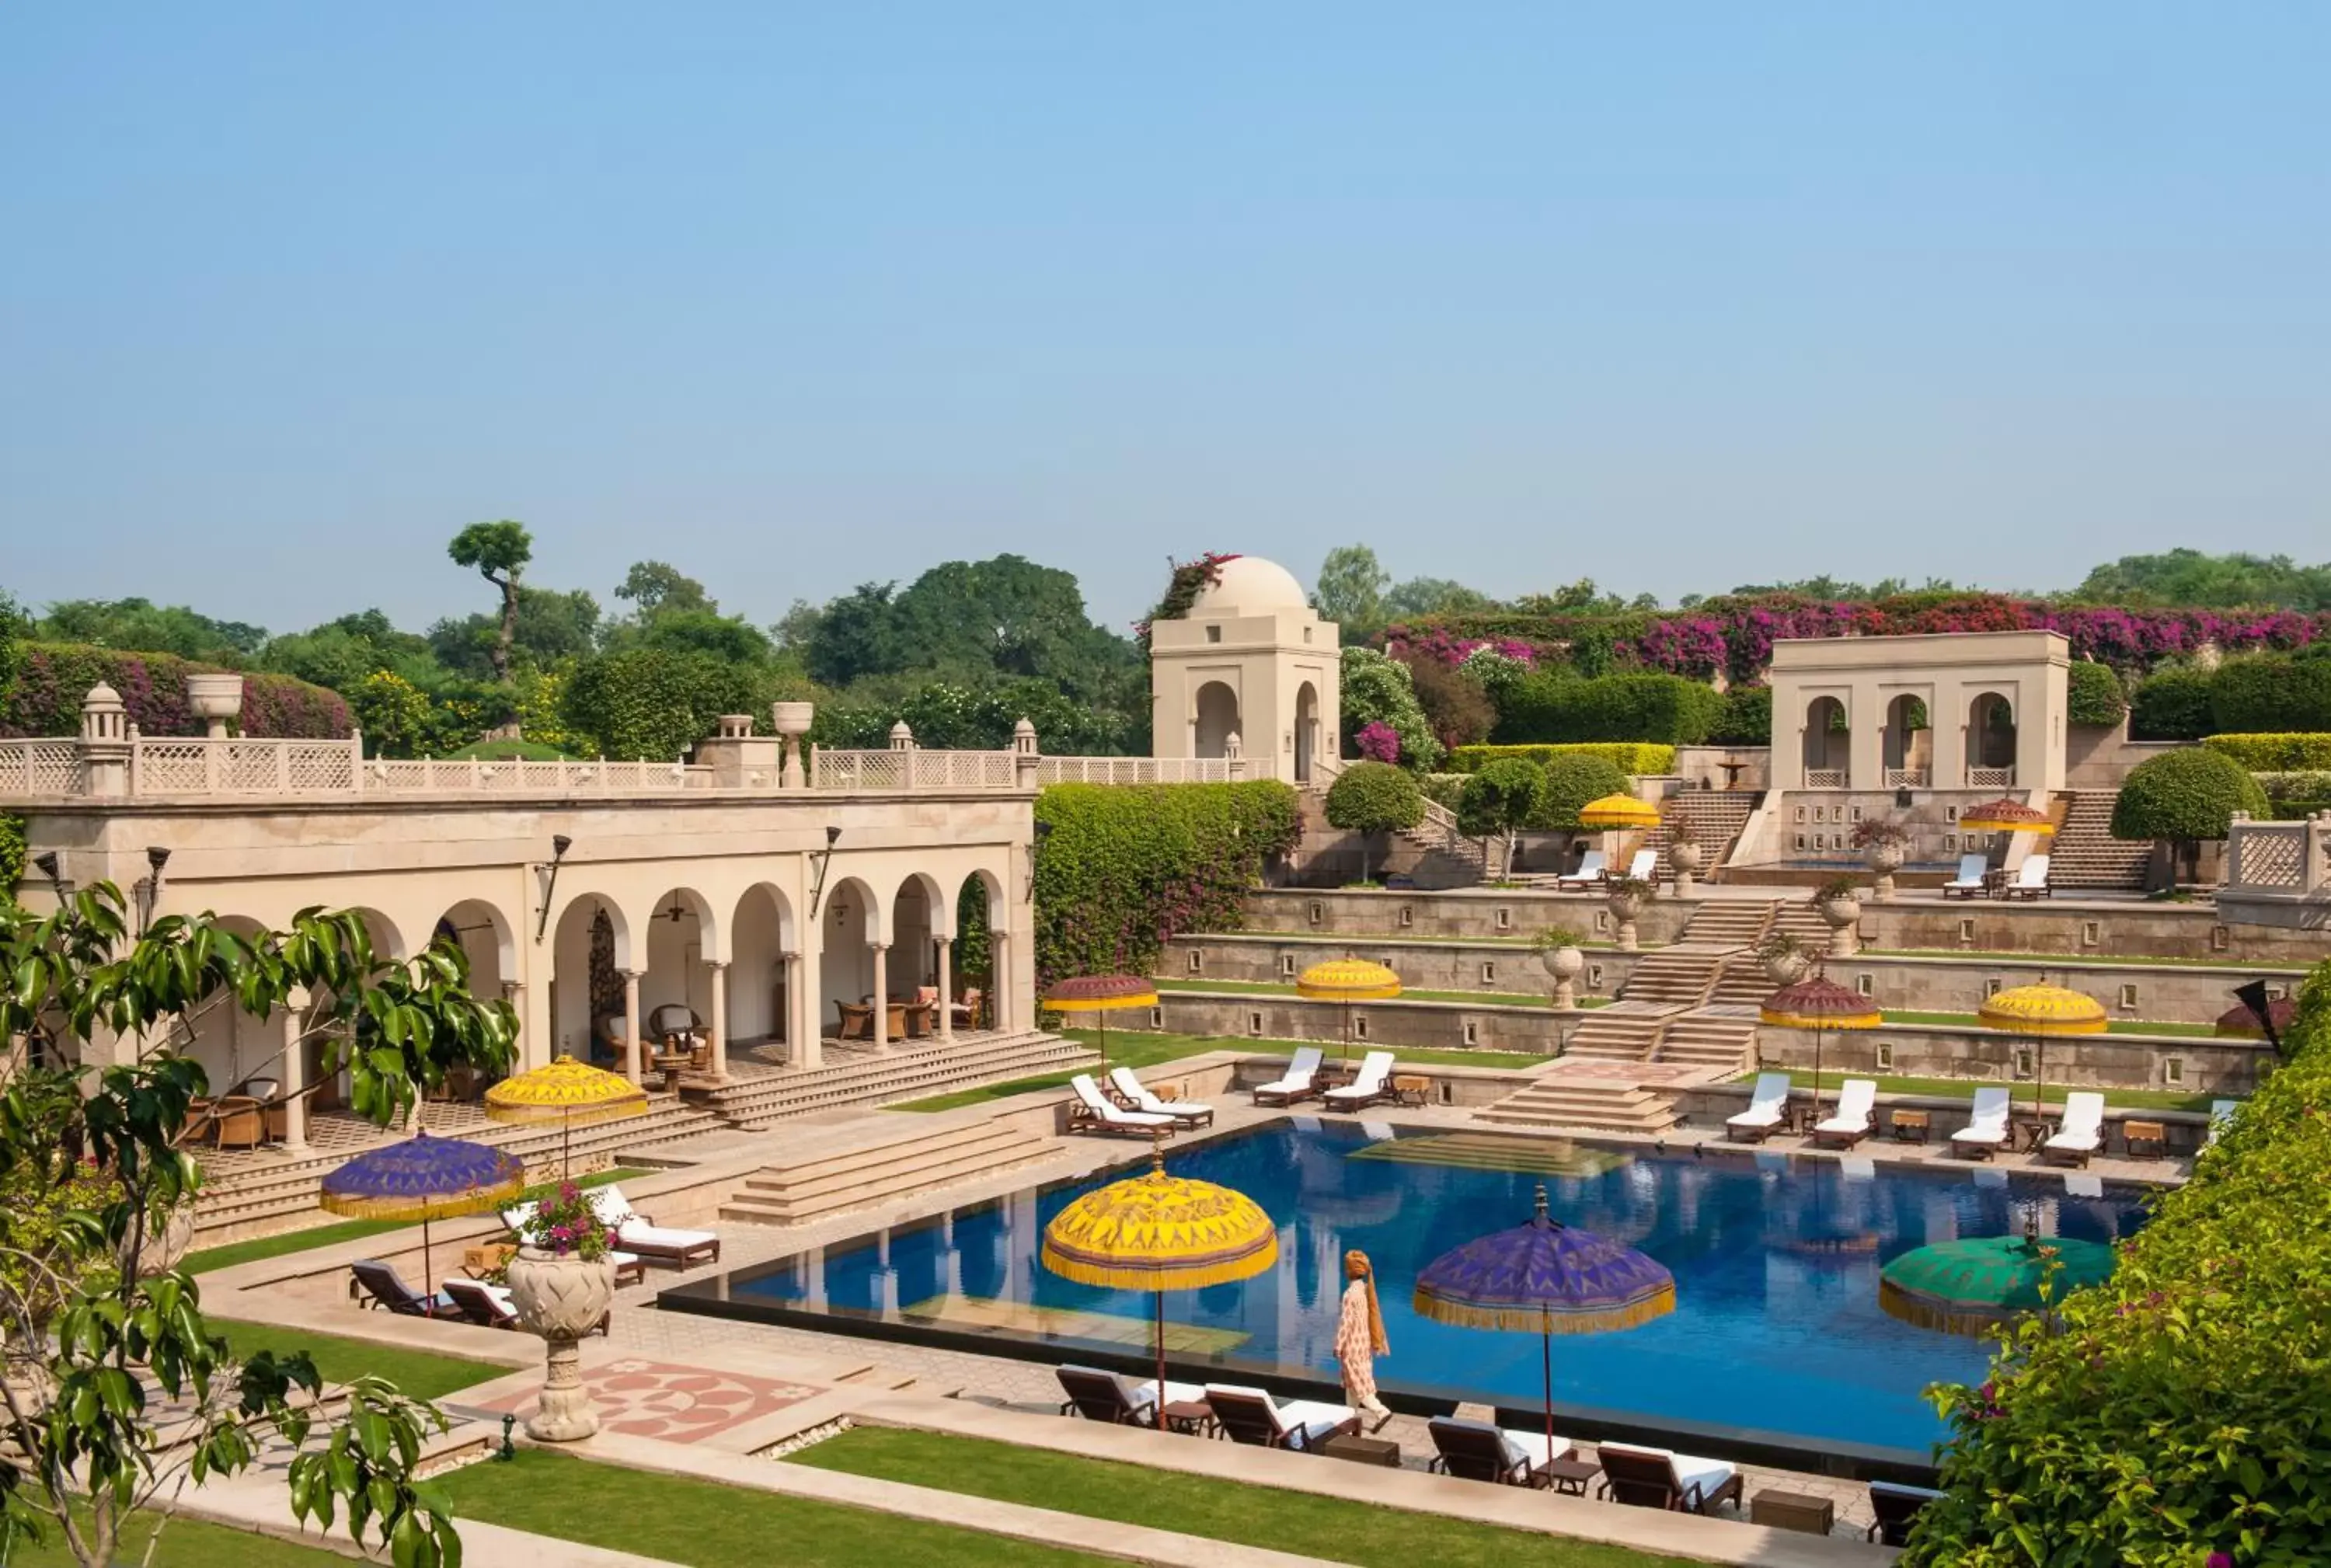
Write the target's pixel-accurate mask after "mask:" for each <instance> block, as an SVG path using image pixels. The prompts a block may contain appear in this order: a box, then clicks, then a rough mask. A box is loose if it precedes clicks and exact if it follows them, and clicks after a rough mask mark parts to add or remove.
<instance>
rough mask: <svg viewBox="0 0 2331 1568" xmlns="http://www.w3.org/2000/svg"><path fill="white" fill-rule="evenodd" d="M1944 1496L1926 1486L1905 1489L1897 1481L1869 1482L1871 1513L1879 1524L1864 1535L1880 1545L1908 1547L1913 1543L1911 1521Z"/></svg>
mask: <svg viewBox="0 0 2331 1568" xmlns="http://www.w3.org/2000/svg"><path fill="white" fill-rule="evenodd" d="M1941 1496H1942V1494H1941V1493H1940V1492H1936V1491H1930V1490H1928V1489H1927V1487H1905V1486H1902V1485H1899V1484H1898V1483H1897V1482H1894V1481H1872V1482H1870V1512H1871V1513H1873V1514H1875V1515H1877V1516H1878V1522H1877V1523H1876V1524H1874V1525H1870V1528H1869V1530H1868V1531H1866V1532H1865V1535H1867V1537H1868V1538H1869V1539H1870V1540H1872V1541H1875V1542H1877V1543H1878V1544H1879V1545H1881V1546H1906V1545H1908V1544H1909V1542H1910V1522H1911V1521H1912V1520H1913V1519H1916V1518H1917V1516H1918V1510H1919V1509H1921V1508H1923V1507H1925V1506H1927V1504H1929V1503H1931V1502H1933V1501H1934V1500H1935V1499H1936V1497H1941Z"/></svg>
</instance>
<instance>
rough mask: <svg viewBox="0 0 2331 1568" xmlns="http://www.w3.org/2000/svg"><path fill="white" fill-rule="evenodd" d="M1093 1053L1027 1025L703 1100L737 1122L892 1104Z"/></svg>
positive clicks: (792, 1075)
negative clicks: (991, 1037) (1020, 1030)
mask: <svg viewBox="0 0 2331 1568" xmlns="http://www.w3.org/2000/svg"><path fill="white" fill-rule="evenodd" d="M1099 1060H1100V1059H1099V1057H1098V1056H1096V1055H1095V1054H1094V1053H1093V1052H1092V1051H1090V1050H1087V1049H1085V1047H1083V1046H1081V1045H1080V1044H1078V1043H1077V1042H1076V1041H1070V1040H1062V1039H1061V1038H1059V1037H1058V1036H1055V1035H1050V1034H1038V1033H1029V1034H1022V1035H1012V1036H1005V1037H1002V1038H1000V1039H999V1040H996V1041H985V1042H979V1043H976V1044H969V1043H966V1042H965V1041H956V1043H955V1044H954V1045H953V1046H951V1047H946V1046H934V1047H928V1048H924V1049H921V1050H913V1051H901V1052H898V1053H895V1054H887V1053H886V1054H885V1055H882V1056H880V1057H874V1058H869V1059H866V1060H861V1061H857V1062H852V1063H836V1064H834V1065H833V1066H831V1067H826V1068H819V1069H811V1070H809V1071H805V1072H789V1073H783V1074H779V1075H776V1076H774V1077H770V1078H764V1079H747V1080H744V1081H741V1082H739V1083H735V1084H731V1085H729V1086H728V1087H727V1088H725V1089H723V1090H721V1091H719V1092H718V1094H717V1095H716V1096H714V1097H713V1098H710V1099H709V1101H708V1106H709V1108H710V1109H711V1110H713V1111H714V1112H715V1113H717V1114H718V1115H719V1116H720V1117H723V1118H725V1119H727V1120H728V1121H730V1122H733V1123H736V1124H737V1125H738V1126H748V1127H759V1126H769V1125H770V1124H772V1123H775V1122H779V1121H785V1120H788V1119H790V1118H793V1117H803V1116H808V1115H811V1114H813V1113H814V1112H817V1111H823V1110H833V1109H837V1108H840V1107H846V1106H861V1105H892V1104H897V1103H898V1102H899V1101H902V1100H912V1099H921V1098H928V1097H930V1096H933V1095H939V1094H946V1093H949V1092H952V1091H954V1090H956V1089H965V1088H977V1087H979V1086H981V1085H983V1084H991V1083H1004V1082H1009V1081H1011V1080H1012V1079H1021V1078H1034V1077H1038V1076H1041V1075H1043V1074H1046V1073H1053V1072H1067V1071H1073V1070H1079V1069H1091V1068H1093V1067H1095V1066H1097V1065H1098V1064H1099Z"/></svg>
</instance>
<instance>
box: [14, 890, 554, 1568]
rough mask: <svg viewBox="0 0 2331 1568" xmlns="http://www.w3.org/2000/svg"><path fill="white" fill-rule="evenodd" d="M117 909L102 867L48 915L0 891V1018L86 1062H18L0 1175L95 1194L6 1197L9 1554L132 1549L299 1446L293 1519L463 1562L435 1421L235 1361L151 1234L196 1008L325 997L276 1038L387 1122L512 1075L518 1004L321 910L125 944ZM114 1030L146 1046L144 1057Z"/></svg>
mask: <svg viewBox="0 0 2331 1568" xmlns="http://www.w3.org/2000/svg"><path fill="white" fill-rule="evenodd" d="M125 902H126V901H125V900H124V899H123V898H122V896H121V894H120V892H119V889H116V888H114V887H113V886H112V885H111V884H109V883H99V884H97V885H96V886H94V887H92V888H90V889H88V890H86V891H84V892H81V893H80V894H77V895H75V896H74V897H73V898H71V900H69V901H68V903H67V904H66V905H65V907H64V908H62V909H59V910H58V911H56V912H54V913H52V914H50V915H47V916H36V915H34V914H33V913H32V912H31V911H29V910H27V909H25V908H22V907H20V906H16V905H8V906H5V907H0V965H5V973H6V974H9V975H10V976H11V977H12V981H13V984H11V985H10V986H8V987H7V988H6V989H5V990H4V991H0V1034H5V1036H7V1037H8V1038H11V1039H18V1038H24V1039H29V1040H30V1041H33V1045H34V1047H35V1051H34V1055H35V1057H36V1059H37V1060H43V1061H47V1062H71V1063H77V1064H79V1065H75V1066H70V1067H65V1068H62V1069H58V1068H36V1069H20V1070H19V1071H18V1072H16V1073H15V1074H14V1076H12V1077H11V1078H10V1079H9V1080H8V1082H7V1084H6V1085H5V1088H0V1183H9V1184H15V1185H20V1186H27V1187H30V1188H31V1189H33V1190H35V1191H45V1192H52V1193H53V1192H67V1191H70V1192H71V1193H74V1194H76V1197H77V1202H78V1205H79V1206H75V1207H72V1208H70V1209H69V1210H68V1211H67V1212H64V1213H62V1214H51V1215H46V1216H42V1215H36V1214H30V1213H27V1212H24V1211H23V1210H21V1209H17V1208H14V1207H12V1208H10V1209H8V1210H6V1211H5V1212H0V1255H5V1257H6V1258H7V1259H8V1264H7V1267H6V1268H5V1269H0V1329H5V1335H6V1337H7V1341H8V1343H9V1345H11V1346H12V1349H13V1351H14V1354H12V1356H11V1363H12V1364H11V1368H10V1371H11V1376H10V1377H9V1378H8V1379H7V1380H6V1382H5V1384H0V1407H5V1417H4V1418H0V1434H5V1439H6V1441H7V1443H8V1445H9V1448H10V1450H11V1452H10V1457H9V1459H8V1462H7V1463H6V1465H5V1467H0V1559H6V1558H9V1557H11V1556H12V1555H13V1554H14V1553H15V1551H16V1549H17V1548H18V1547H20V1546H21V1545H22V1544H24V1543H26V1542H28V1541H30V1540H33V1539H39V1538H51V1539H56V1540H61V1541H62V1544H63V1548H64V1550H65V1551H66V1552H67V1553H68V1554H70V1555H71V1559H72V1560H73V1561H75V1562H77V1563H83V1564H88V1565H90V1568H99V1565H103V1564H110V1563H116V1562H121V1561H127V1560H128V1553H129V1551H130V1548H129V1547H128V1546H127V1545H126V1544H125V1543H124V1542H123V1540H122V1534H123V1531H124V1529H125V1527H126V1526H127V1525H128V1522H129V1519H130V1516H131V1515H132V1514H133V1512H135V1511H136V1510H138V1509H139V1508H143V1507H145V1506H147V1505H148V1504H149V1503H152V1502H155V1501H156V1500H157V1499H161V1498H166V1497H169V1496H171V1495H172V1494H173V1493H174V1492H175V1490H176V1487H178V1486H180V1485H182V1484H184V1483H186V1482H189V1481H191V1482H192V1483H193V1484H195V1485H197V1486H199V1485H201V1484H202V1483H204V1482H205V1481H206V1480H207V1479H209V1478H212V1477H214V1476H220V1475H233V1474H235V1473H237V1472H240V1471H243V1470H244V1469H247V1468H250V1467H251V1466H252V1464H253V1463H254V1462H255V1461H256V1460H257V1459H258V1458H259V1455H260V1452H261V1449H262V1445H263V1444H266V1443H269V1442H272V1441H276V1440H281V1441H283V1442H286V1443H288V1444H290V1446H291V1447H293V1448H294V1449H298V1450H300V1451H299V1452H298V1453H297V1454H296V1457H294V1458H293V1459H292V1460H291V1462H290V1467H289V1470H288V1479H289V1482H290V1492H291V1506H292V1512H293V1515H294V1516H295V1517H297V1518H300V1519H301V1520H309V1521H313V1522H314V1523H316V1524H317V1525H319V1527H322V1528H329V1527H330V1526H331V1525H332V1524H333V1522H334V1520H335V1518H336V1516H338V1513H339V1512H340V1511H341V1510H342V1509H345V1510H346V1511H347V1519H348V1524H349V1528H350V1532H351V1534H352V1535H356V1536H357V1538H358V1539H362V1537H363V1535H364V1534H365V1533H366V1529H367V1528H370V1529H372V1530H374V1531H376V1532H377V1534H378V1535H379V1537H380V1542H381V1545H382V1547H383V1549H384V1550H385V1553H386V1554H388V1555H390V1556H392V1557H393V1558H394V1560H395V1562H396V1563H399V1564H412V1565H414V1568H433V1565H438V1564H450V1565H453V1568H458V1564H459V1563H460V1561H461V1557H460V1542H459V1540H458V1538H457V1537H456V1536H455V1535H454V1532H453V1527H452V1520H451V1518H450V1516H448V1514H447V1513H446V1510H445V1508H444V1507H443V1506H442V1504H441V1503H439V1502H437V1501H436V1500H435V1499H434V1497H433V1494H432V1491H431V1489H430V1488H429V1487H427V1485H426V1484H425V1483H421V1482H417V1481H415V1480H414V1474H413V1467H414V1464H415V1462H416V1461H417V1458H418V1453H419V1447H420V1438H421V1435H422V1433H423V1430H425V1429H427V1428H430V1427H435V1428H437V1429H439V1430H442V1428H443V1427H444V1425H445V1421H444V1420H443V1418H442V1416H440V1415H439V1414H438V1413H437V1412H436V1411H434V1410H433V1409H432V1408H431V1407H430V1406H428V1405H426V1404H423V1403H419V1402H414V1401H412V1400H408V1399H405V1398H404V1397H403V1396H402V1395H400V1394H399V1393H397V1392H396V1391H395V1388H393V1387H392V1386H390V1385H389V1384H388V1383H385V1382H383V1381H381V1380H380V1379H377V1378H373V1377H363V1378H358V1379H357V1380H356V1381H355V1382H354V1383H351V1384H349V1385H348V1387H347V1413H346V1415H345V1417H343V1418H342V1420H341V1421H340V1422H339V1424H338V1426H336V1427H334V1428H332V1429H331V1430H329V1433H328V1436H327V1435H326V1429H325V1426H324V1419H325V1418H323V1417H321V1416H319V1413H318V1408H317V1406H316V1405H315V1404H314V1403H313V1401H314V1400H315V1398H316V1396H317V1395H318V1394H319V1392H320V1390H321V1380H320V1379H319V1377H318V1375H317V1373H316V1369H315V1367H314V1365H313V1364H312V1363H311V1362H310V1361H309V1359H308V1357H307V1356H306V1355H305V1354H291V1355H278V1354H273V1353H271V1352H267V1351H260V1352H257V1353H254V1354H248V1355H247V1356H245V1357H244V1359H243V1361H242V1362H241V1363H240V1364H236V1362H235V1361H234V1360H233V1357H232V1356H231V1355H230V1354H229V1352H228V1350H227V1346H226V1343H225V1341H224V1339H222V1338H220V1337H219V1336H218V1335H214V1334H213V1333H212V1332H211V1330H210V1327H209V1325H208V1323H207V1322H206V1321H205V1317H204V1316H203V1311H202V1305H201V1300H200V1297H199V1294H198V1292H197V1291H196V1289H195V1283H194V1281H193V1279H192V1278H189V1277H188V1276H187V1275H186V1274H185V1273H183V1272H181V1271H178V1270H177V1269H174V1268H169V1267H167V1266H166V1260H165V1259H161V1258H159V1257H158V1256H157V1250H158V1243H157V1239H156V1227H157V1225H158V1224H159V1223H160V1222H161V1221H163V1220H164V1219H165V1218H166V1216H168V1215H170V1214H171V1213H173V1212H176V1211H177V1210H180V1209H182V1208H183V1207H184V1206H185V1205H186V1204H187V1203H189V1202H192V1201H193V1200H194V1198H195V1193H196V1191H197V1189H198V1188H199V1186H200V1183H201V1169H200V1167H199V1166H197V1165H196V1164H195V1161H194V1159H193V1157H192V1156H191V1155H188V1154H186V1152H185V1151H184V1150H182V1149H180V1148H179V1147H178V1146H177V1139H178V1136H179V1135H180V1133H181V1131H182V1129H183V1128H184V1126H185V1125H186V1116H187V1112H188V1108H189V1107H190V1106H191V1105H192V1103H193V1102H194V1101H195V1098H198V1097H200V1096H201V1095H203V1094H204V1093H205V1091H206V1090H207V1089H208V1088H209V1085H208V1082H207V1080H206V1079H205V1074H204V1071H203V1068H202V1066H201V1064H200V1063H199V1062H198V1061H196V1060H195V1059H194V1058H193V1057H191V1056H189V1055H187V1054H186V1047H187V1045H188V1044H189V1043H190V1042H191V1041H192V1039H193V1036H194V1029H195V1019H196V1018H198V1017H199V1016H200V1015H201V1014H202V1013H203V1012H205V1011H207V1010H209V1009H212V1008H214V1007H219V1006H229V1007H240V1008H241V1009H243V1010H244V1011H246V1012H252V1013H256V1014H260V1015H266V1014H270V1013H275V1012H281V1011H283V1010H285V1009H288V1008H290V1007H292V1006H293V1005H294V1003H295V1001H301V1002H304V999H305V998H309V997H313V998H318V999H319V1000H318V1001H317V1002H316V1003H313V1004H312V1005H310V1006H309V1011H308V1012H307V1014H306V1017H305V1022H306V1029H305V1031H304V1032H303V1034H302V1037H301V1038H299V1039H295V1040H292V1041H288V1042H287V1044H286V1047H285V1049H286V1050H310V1049H312V1050H317V1051H319V1052H320V1053H321V1059H322V1060H321V1071H320V1072H319V1074H318V1077H317V1079H316V1080H315V1081H317V1082H319V1083H328V1082H331V1081H332V1080H333V1079H334V1078H335V1077H336V1076H338V1074H340V1073H342V1072H346V1073H347V1076H348V1079H349V1083H350V1087H351V1090H352V1095H351V1099H352V1103H353V1106H354V1107H355V1109H356V1111H357V1114H358V1115H361V1116H365V1117H369V1118H371V1119H372V1120H373V1121H374V1122H376V1124H377V1125H379V1126H390V1125H393V1124H394V1123H395V1122H396V1121H397V1120H398V1119H400V1118H401V1117H404V1115H405V1114H406V1113H407V1112H408V1111H410V1110H411V1109H412V1108H413V1107H414V1105H415V1104H416V1102H417V1101H418V1099H419V1097H420V1096H421V1095H423V1094H424V1093H426V1092H428V1091H429V1090H430V1089H433V1088H438V1087H440V1086H442V1084H443V1083H444V1081H445V1078H446V1074H447V1073H448V1072H449V1071H450V1070H452V1069H454V1068H457V1067H467V1068H470V1069H474V1070H477V1071H480V1072H482V1073H486V1074H489V1075H490V1074H493V1073H498V1072H500V1071H502V1070H505V1069H507V1067H508V1065H509V1060H510V1056H511V1046H512V1042H513V1041H514V1040H515V1038H516V1034H517V1028H518V1021H517V1016H516V1014H515V1013H514V1012H512V1010H511V1009H510V1006H509V1003H505V1002H501V1001H499V1000H495V1001H480V1000H478V999H476V998H474V997H472V996H471V994H470V993H469V989H468V980H467V969H466V965H465V964H464V962H463V960H462V956H461V949H460V948H459V946H456V945H453V944H450V943H439V944H433V945H432V946H430V947H429V948H428V949H427V950H426V951H425V952H424V953H423V954H422V955H420V956H419V957H417V958H414V959H412V960H410V961H399V960H395V959H387V958H382V957H380V956H378V955H376V954H375V953H374V952H373V949H372V946H371V942H370V939H369V937H368V936H366V929H365V925H364V922H363V920H362V918H361V917H358V916H357V915H356V914H354V913H341V914H334V915H328V914H320V913H316V912H312V911H311V912H309V913H307V914H303V915H301V916H300V917H297V918H296V919H295V920H294V921H293V923H292V925H291V927H290V929H289V930H287V931H282V932H271V933H264V934H262V935H260V936H255V937H252V936H243V935H241V934H238V933H236V932H234V931H233V930H231V929H229V928H227V927H223V926H221V925H219V924H218V923H217V922H216V921H215V920H214V918H213V917H209V916H207V915H205V916H198V917H191V918H190V917H181V916H167V917H163V918H162V919H159V920H157V921H155V922H154V923H153V925H152V927H150V928H149V929H148V930H147V931H146V932H145V933H144V934H143V935H134V934H133V933H132V931H131V928H130V925H129V920H128V912H127V909H126V907H125ZM100 1039H101V1040H102V1041H104V1043H103V1045H102V1046H101V1047H100V1045H99V1041H100ZM119 1041H137V1042H138V1045H137V1046H136V1048H135V1050H134V1051H133V1052H132V1054H131V1055H130V1058H129V1060H121V1058H120V1054H119V1045H118V1043H117V1042H119ZM104 1063H110V1065H101V1064H104ZM69 1201H72V1200H69ZM132 1262H134V1263H135V1264H137V1265H138V1266H137V1267H128V1266H127V1265H128V1264H129V1263H132ZM149 1388H158V1390H159V1392H160V1393H161V1394H162V1396H163V1397H164V1398H165V1399H166V1400H167V1401H169V1402H170V1405H169V1406H168V1407H167V1408H166V1409H164V1408H158V1407H157V1405H156V1404H155V1403H153V1402H152V1401H151V1395H150V1394H149V1392H148V1390H149ZM43 1394H44V1395H45V1397H43ZM165 1422H166V1423H167V1425H168V1428H169V1430H167V1431H166V1430H164V1423H165ZM318 1437H322V1438H323V1439H324V1440H323V1443H322V1445H321V1447H320V1449H318V1448H313V1447H310V1446H309V1445H310V1440H311V1439H314V1438H318ZM151 1551H152V1547H151V1545H150V1544H149V1545H148V1547H147V1554H148V1556H149V1557H150V1554H151Z"/></svg>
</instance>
